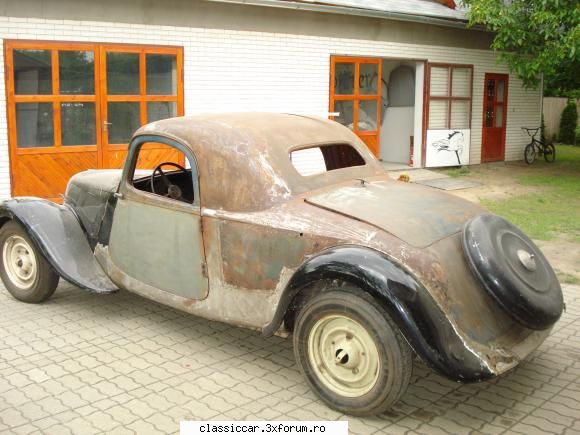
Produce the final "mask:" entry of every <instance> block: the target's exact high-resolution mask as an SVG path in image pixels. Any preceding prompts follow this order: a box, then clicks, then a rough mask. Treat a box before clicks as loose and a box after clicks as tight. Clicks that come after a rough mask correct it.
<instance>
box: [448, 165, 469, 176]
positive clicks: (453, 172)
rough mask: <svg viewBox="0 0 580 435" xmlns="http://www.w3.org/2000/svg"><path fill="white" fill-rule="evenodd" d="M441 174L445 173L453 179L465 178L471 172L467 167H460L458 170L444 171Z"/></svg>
mask: <svg viewBox="0 0 580 435" xmlns="http://www.w3.org/2000/svg"><path fill="white" fill-rule="evenodd" d="M441 172H442V173H444V174H445V175H449V176H450V177H453V178H457V177H465V176H467V175H470V174H471V172H470V171H469V168H468V167H467V166H460V167H457V168H451V169H444V170H442V171H441Z"/></svg>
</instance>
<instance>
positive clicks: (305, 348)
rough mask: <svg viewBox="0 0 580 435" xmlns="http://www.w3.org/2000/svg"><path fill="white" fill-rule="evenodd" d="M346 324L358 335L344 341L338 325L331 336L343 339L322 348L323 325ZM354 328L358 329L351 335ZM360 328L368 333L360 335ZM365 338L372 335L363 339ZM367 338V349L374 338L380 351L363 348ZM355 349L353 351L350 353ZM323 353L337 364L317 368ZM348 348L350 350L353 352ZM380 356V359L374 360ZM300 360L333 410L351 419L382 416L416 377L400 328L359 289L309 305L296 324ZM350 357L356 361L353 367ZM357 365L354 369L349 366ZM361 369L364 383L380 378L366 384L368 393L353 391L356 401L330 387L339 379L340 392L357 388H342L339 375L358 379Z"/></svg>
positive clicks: (296, 349)
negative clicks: (369, 378) (311, 352)
mask: <svg viewBox="0 0 580 435" xmlns="http://www.w3.org/2000/svg"><path fill="white" fill-rule="evenodd" d="M328 319H330V320H328ZM336 319H338V320H336ZM341 319H346V320H345V322H347V323H345V324H346V325H349V326H348V327H347V328H346V329H348V330H349V331H354V332H353V333H352V334H351V336H350V339H349V337H348V333H346V334H345V336H344V339H341V338H340V336H341V331H340V328H336V326H338V324H333V325H332V326H328V328H327V329H328V330H329V333H332V334H338V335H331V336H330V337H332V338H328V337H327V338H326V339H325V340H324V343H326V344H327V345H328V346H326V347H325V346H322V345H321V346H317V344H318V341H319V340H320V341H323V339H322V338H321V337H318V338H317V331H318V329H319V326H317V325H320V324H324V323H323V322H336V321H339V320H341ZM352 322H354V323H352ZM352 325H358V326H356V327H355V328H354V329H350V327H351V326H352ZM359 327H362V329H358V328H359ZM323 331H324V329H323ZM337 331H338V332H337ZM357 331H358V332H357ZM359 332H362V334H359ZM365 332H366V334H368V335H367V336H366V337H362V336H364V333H365ZM363 338H365V339H366V340H367V341H366V342H367V343H369V341H368V338H371V340H372V343H374V346H375V347H374V348H372V346H371V347H364V346H362V345H360V343H362V342H364V341H365V340H363ZM329 340H332V341H329ZM349 340H350V341H349ZM345 344H346V345H345ZM349 344H352V346H350V347H348V346H349ZM311 347H312V348H313V349H314V350H313V354H312V355H311V354H310V352H309V349H310V348H311ZM335 347H337V349H335ZM317 348H320V349H322V350H321V353H323V352H324V350H325V349H326V354H327V356H328V357H329V358H328V359H327V361H328V360H332V362H331V363H329V364H325V363H323V364H322V365H318V364H316V363H315V360H316V359H317V358H316V354H317V352H318V351H317V350H316V349H317ZM341 348H343V349H341ZM346 348H349V349H350V350H348V351H347V350H345V349H346ZM366 349H371V350H370V351H369V352H364V351H363V350H366ZM375 351H376V356H378V359H375V357H374V356H375V354H374V352H375ZM367 353H368V355H367ZM294 355H295V357H296V361H297V363H298V366H299V367H300V370H301V371H302V374H303V375H304V377H305V378H306V381H307V383H308V384H309V385H310V388H311V389H312V390H313V391H314V393H315V394H316V395H318V397H320V398H321V399H322V400H323V401H324V402H325V403H326V404H327V405H328V406H329V407H331V408H333V409H336V410H338V411H341V412H344V413H347V414H351V415H376V414H381V413H383V412H385V411H386V410H388V409H389V408H390V407H391V406H392V405H394V404H395V403H396V402H397V401H398V400H399V399H400V398H401V396H402V395H403V394H404V393H405V391H406V390H407V386H408V384H409V380H410V378H411V373H412V371H413V352H412V350H411V348H410V347H409V345H408V344H407V342H406V341H405V339H404V337H403V336H402V334H401V333H400V331H399V329H398V328H397V326H396V324H395V322H394V321H393V320H392V318H391V317H390V316H389V314H388V313H387V312H386V310H385V309H384V308H383V307H382V306H381V305H380V304H379V303H377V301H375V300H374V299H373V298H372V297H371V296H370V295H368V294H366V293H364V292H363V291H361V290H360V289H358V288H356V287H354V286H344V287H340V288H337V289H332V290H329V291H326V292H324V293H321V294H319V295H317V296H315V297H314V298H312V299H311V300H310V301H308V302H307V303H306V305H305V306H304V307H303V309H302V310H301V311H300V312H299V314H298V317H297V319H296V327H295V329H294ZM350 355H352V358H353V359H352V360H350V361H349V357H350ZM334 357H335V358H334ZM365 357H366V359H365ZM345 358H346V360H345ZM322 359H324V358H322ZM356 361H359V362H358V363H357V362H356ZM373 362H375V363H373ZM351 363H352V364H353V365H354V368H351V367H350V366H348V364H351ZM333 364H334V365H333ZM355 364H357V365H355ZM323 366H324V367H323ZM320 367H323V368H320ZM326 367H328V369H326ZM358 367H361V368H360V371H361V373H360V374H361V377H366V376H367V375H365V373H368V374H371V373H374V374H373V375H371V376H373V377H374V379H373V380H371V381H370V382H369V383H368V384H365V386H364V388H360V389H358V391H357V389H356V388H355V389H354V390H352V391H355V393H354V395H353V394H350V393H349V392H348V391H347V393H342V392H340V391H338V392H337V391H336V388H337V387H336V385H334V386H329V381H328V379H329V378H330V379H333V381H331V382H336V384H338V385H339V387H338V388H339V389H341V388H343V387H344V388H345V389H346V390H349V388H350V387H352V386H354V385H355V384H354V383H350V384H349V383H347V382H345V383H341V382H342V380H340V381H336V378H333V371H334V372H336V373H339V374H340V375H339V377H340V376H342V374H343V373H344V376H347V377H348V376H350V372H352V373H353V374H354V377H356V376H357V375H358V374H359V369H358ZM325 370H326V371H325ZM355 370H356V372H355ZM349 371H350V372H349Z"/></svg>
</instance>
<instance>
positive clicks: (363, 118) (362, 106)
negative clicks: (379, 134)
mask: <svg viewBox="0 0 580 435" xmlns="http://www.w3.org/2000/svg"><path fill="white" fill-rule="evenodd" d="M378 107H379V106H378V101H377V100H362V101H360V102H359V103H358V129H359V130H360V131H375V130H376V129H377V110H378Z"/></svg>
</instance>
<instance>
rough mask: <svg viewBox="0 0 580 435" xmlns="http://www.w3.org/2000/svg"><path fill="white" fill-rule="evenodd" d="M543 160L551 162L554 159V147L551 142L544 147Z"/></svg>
mask: <svg viewBox="0 0 580 435" xmlns="http://www.w3.org/2000/svg"><path fill="white" fill-rule="evenodd" d="M544 160H545V161H547V162H548V163H552V162H553V161H554V160H556V147H555V146H554V145H552V144H551V143H549V144H547V145H546V146H545V147H544Z"/></svg>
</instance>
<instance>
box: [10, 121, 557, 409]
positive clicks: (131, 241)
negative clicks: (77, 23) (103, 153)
mask: <svg viewBox="0 0 580 435" xmlns="http://www.w3.org/2000/svg"><path fill="white" fill-rule="evenodd" d="M151 144H154V145H155V144H156V146H157V147H158V148H159V147H162V148H163V149H165V150H170V151H171V152H174V153H175V155H176V156H177V155H179V156H182V157H181V158H177V157H176V158H172V159H171V161H169V160H167V161H161V162H160V163H159V164H157V163H155V165H154V166H155V167H154V168H152V167H149V168H148V169H147V168H145V167H144V166H143V165H142V163H143V162H145V161H147V159H150V161H152V160H151V159H153V157H154V153H153V151H155V150H156V149H158V148H155V147H152V145H151ZM151 169H153V170H151ZM0 224H1V228H0V249H1V252H2V262H1V267H0V275H1V278H2V281H3V282H4V285H5V287H6V289H7V290H8V291H9V292H10V293H11V294H12V296H13V297H14V298H16V299H18V300H20V301H24V302H29V303H38V302H42V301H44V300H46V299H47V298H48V297H50V296H51V295H52V294H53V292H54V291H55V289H56V287H57V284H58V282H59V279H60V278H63V279H64V280H66V281H69V282H70V283H72V284H75V285H76V286H78V287H80V288H82V289H86V290H88V291H92V292H97V293H112V292H116V291H117V290H119V289H124V290H127V291H130V292H134V293H136V294H138V295H141V296H143V297H145V298H149V299H152V300H154V301H157V302H159V303H162V304H166V305H168V306H171V307H174V308H176V309H178V310H183V311H186V312H188V313H191V314H194V315H196V316H201V317H204V318H207V319H211V320H216V321H220V322H226V323H228V324H232V325H236V326H240V327H246V328H251V329H255V330H259V331H261V332H262V333H263V334H264V335H266V336H271V335H274V334H278V335H280V336H284V337H286V336H292V340H293V346H294V353H295V357H296V362H297V365H298V367H299V368H300V370H301V371H302V373H303V375H304V377H305V379H306V382H307V383H308V385H309V386H310V387H311V389H312V390H313V391H314V392H315V394H317V395H318V396H319V397H320V398H321V399H322V400H323V401H324V402H325V403H326V404H327V405H328V406H330V407H332V408H334V409H337V410H339V411H342V412H346V413H350V414H354V415H371V414H378V413H382V412H383V411H385V410H387V409H389V408H390V407H391V406H392V405H393V404H394V403H395V402H397V400H399V399H400V398H401V396H402V395H403V393H404V392H405V390H406V388H407V386H408V384H409V380H410V377H411V373H412V367H413V363H414V360H415V358H416V357H418V359H420V360H422V361H423V362H424V363H426V364H427V365H428V366H430V367H431V368H432V369H434V370H435V371H436V372H438V373H440V374H442V375H443V376H446V377H447V378H450V379H452V380H454V381H457V382H479V381H484V380H488V379H491V378H494V377H496V376H499V375H501V374H503V373H505V372H507V371H509V370H510V369H512V368H514V367H515V366H517V365H518V364H519V363H520V362H522V361H523V360H524V359H525V358H526V357H528V356H529V355H530V354H531V353H532V352H533V351H534V350H535V349H536V348H537V347H538V346H539V345H540V344H541V343H542V342H543V341H544V340H545V339H546V337H547V336H548V335H549V334H550V331H551V329H552V327H553V325H554V324H555V323H556V321H557V320H558V319H559V317H560V316H561V313H562V311H563V307H564V301H563V295H562V290H561V287H560V284H559V282H558V279H557V278H556V275H555V274H554V271H553V269H552V268H551V266H550V264H549V263H548V261H547V259H546V258H545V256H544V255H543V254H542V252H541V251H540V250H539V249H538V248H537V246H536V245H535V244H534V243H533V242H532V241H531V240H530V239H529V238H528V237H527V236H526V235H525V234H524V233H523V232H522V231H520V230H519V229H518V228H517V227H516V226H514V225H513V224H511V223H510V222H508V221H507V220H505V219H503V218H501V217H498V216H495V215H493V214H490V213H488V212H486V211H485V210H484V209H482V208H480V207H479V206H478V205H476V204H474V203H471V202H468V201H466V200H463V199H460V198H459V197H456V196H452V195H449V194H446V193H444V192H442V191H438V190H436V189H433V188H429V187H425V186H421V185H419V184H415V183H406V182H401V181H397V180H394V179H391V178H390V177H389V175H388V174H387V173H386V172H385V170H384V167H383V166H382V165H381V163H380V162H379V161H378V160H377V159H376V158H375V157H374V155H373V154H372V153H371V152H370V151H369V149H368V148H367V147H366V146H365V145H364V143H363V142H362V141H361V140H360V139H359V138H358V137H357V136H356V135H355V134H354V133H353V132H352V131H351V130H349V129H348V128H347V127H344V126H342V125H340V124H338V123H336V122H334V121H331V120H328V119H322V118H317V117H311V116H304V115H292V114H272V113H238V114H208V115H198V116H193V117H180V118H173V119H168V120H161V121H157V122H153V123H151V124H148V125H146V126H144V127H142V128H140V129H139V130H138V131H137V132H136V133H135V134H134V136H133V137H132V139H131V142H130V143H129V147H128V153H127V156H126V161H125V165H124V168H123V169H122V170H89V171H85V172H81V173H79V174H77V175H75V176H74V177H73V178H72V179H71V180H70V181H69V183H68V186H67V189H66V193H65V195H64V200H63V203H62V204H56V203H53V202H50V201H47V200H43V199H39V198H13V199H10V200H6V201H5V202H3V203H2V204H1V206H0Z"/></svg>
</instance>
